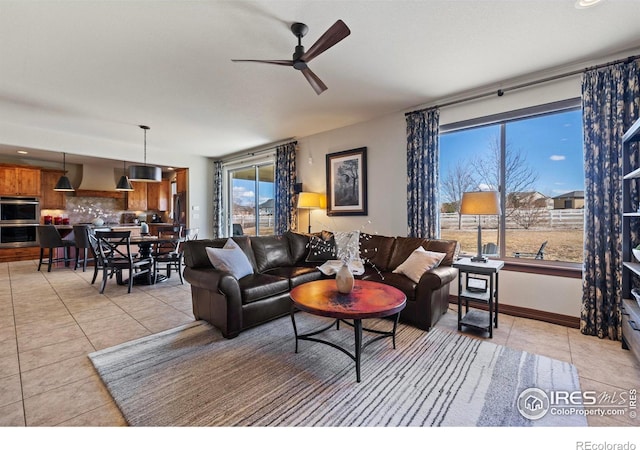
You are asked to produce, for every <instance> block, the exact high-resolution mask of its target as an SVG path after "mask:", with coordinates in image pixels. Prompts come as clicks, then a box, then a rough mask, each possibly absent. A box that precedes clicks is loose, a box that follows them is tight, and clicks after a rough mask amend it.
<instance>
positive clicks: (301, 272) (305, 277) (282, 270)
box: [265, 266, 323, 289]
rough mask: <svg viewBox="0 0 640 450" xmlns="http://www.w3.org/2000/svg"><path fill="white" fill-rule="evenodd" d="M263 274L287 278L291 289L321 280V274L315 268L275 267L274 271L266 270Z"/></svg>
mask: <svg viewBox="0 0 640 450" xmlns="http://www.w3.org/2000/svg"><path fill="white" fill-rule="evenodd" d="M265 273H266V274H267V275H275V276H278V277H282V278H287V279H288V280H289V287H290V288H291V289H293V288H294V287H296V286H298V285H300V284H303V283H308V282H309V281H316V280H320V279H322V278H323V276H322V272H320V271H319V270H318V269H317V268H316V267H315V266H306V267H305V266H295V267H293V266H292V267H277V268H275V269H271V270H268V271H267V272H265Z"/></svg>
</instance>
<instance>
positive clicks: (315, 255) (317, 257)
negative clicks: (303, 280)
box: [305, 235, 336, 263]
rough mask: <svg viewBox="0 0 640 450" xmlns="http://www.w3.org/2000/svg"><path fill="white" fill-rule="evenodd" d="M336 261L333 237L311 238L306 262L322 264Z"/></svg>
mask: <svg viewBox="0 0 640 450" xmlns="http://www.w3.org/2000/svg"><path fill="white" fill-rule="evenodd" d="M330 259H336V240H335V238H334V237H333V235H330V236H329V235H325V236H311V238H310V239H309V252H308V253H307V257H306V258H305V261H306V262H315V263H323V262H325V261H328V260H330Z"/></svg>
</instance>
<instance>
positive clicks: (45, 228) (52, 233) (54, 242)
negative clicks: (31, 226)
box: [38, 225, 76, 272]
mask: <svg viewBox="0 0 640 450" xmlns="http://www.w3.org/2000/svg"><path fill="white" fill-rule="evenodd" d="M38 242H39V244H40V261H39V262H38V271H39V270H40V266H42V264H43V262H44V249H45V248H46V249H48V250H49V260H48V264H47V272H51V265H52V264H53V263H54V262H61V261H64V263H65V265H69V263H70V262H71V261H72V258H70V257H69V248H71V247H75V245H76V243H75V242H74V241H72V240H67V239H62V237H61V236H60V232H58V229H57V228H56V227H55V226H54V225H40V226H38ZM58 248H62V249H63V250H64V253H63V256H62V257H58V256H56V257H55V258H54V256H53V254H54V253H55V251H56V249H58Z"/></svg>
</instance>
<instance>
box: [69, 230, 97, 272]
mask: <svg viewBox="0 0 640 450" xmlns="http://www.w3.org/2000/svg"><path fill="white" fill-rule="evenodd" d="M92 232H93V230H92V229H91V227H90V226H89V225H74V226H73V235H74V237H75V242H76V264H75V266H74V268H73V270H76V269H77V268H78V266H79V265H80V264H81V263H82V271H83V272H86V270H87V263H88V262H93V261H95V257H94V254H93V251H91V250H92V247H91V242H90V241H89V233H92ZM80 250H82V258H81V257H80ZM90 255H91V256H90Z"/></svg>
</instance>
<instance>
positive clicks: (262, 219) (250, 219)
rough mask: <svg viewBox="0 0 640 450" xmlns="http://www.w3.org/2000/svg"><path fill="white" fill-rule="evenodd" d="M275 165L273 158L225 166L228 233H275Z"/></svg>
mask: <svg viewBox="0 0 640 450" xmlns="http://www.w3.org/2000/svg"><path fill="white" fill-rule="evenodd" d="M274 168H275V163H274V161H273V160H272V159H270V160H267V161H261V162H259V163H254V164H250V165H247V164H240V165H236V166H233V165H232V166H228V167H226V168H225V179H226V186H227V188H228V189H227V190H226V192H227V195H226V199H225V203H226V206H227V207H226V208H224V210H225V211H227V215H226V217H225V219H226V220H225V228H226V231H227V234H228V235H230V236H237V235H242V234H245V235H249V236H260V235H269V234H273V230H274V222H273V221H274V216H273V213H274V186H275V184H274Z"/></svg>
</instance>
